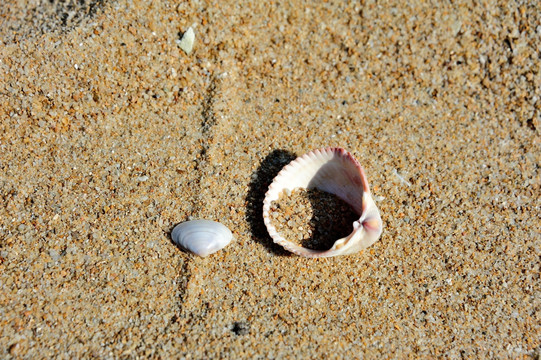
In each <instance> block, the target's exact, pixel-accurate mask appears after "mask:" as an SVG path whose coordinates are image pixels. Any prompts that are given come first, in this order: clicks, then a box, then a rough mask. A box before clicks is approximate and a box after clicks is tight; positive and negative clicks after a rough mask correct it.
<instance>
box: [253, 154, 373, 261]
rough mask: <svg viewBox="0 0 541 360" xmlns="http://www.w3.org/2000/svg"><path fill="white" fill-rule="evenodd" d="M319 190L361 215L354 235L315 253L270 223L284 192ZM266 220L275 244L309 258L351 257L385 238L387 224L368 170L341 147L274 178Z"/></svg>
mask: <svg viewBox="0 0 541 360" xmlns="http://www.w3.org/2000/svg"><path fill="white" fill-rule="evenodd" d="M296 188H305V189H316V188H317V189H319V190H322V191H326V192H328V193H331V194H334V195H336V196H338V197H339V198H341V199H342V200H344V201H346V202H347V203H348V204H349V205H351V207H352V208H353V210H355V211H356V212H357V214H359V215H360V218H359V220H357V221H355V222H354V223H353V232H352V233H351V234H349V235H348V236H347V237H345V238H342V239H338V240H336V241H335V243H334V245H333V246H332V248H330V249H329V250H312V249H306V248H304V247H302V246H298V245H296V244H294V243H292V242H290V241H288V240H286V239H285V238H284V237H282V236H281V235H280V234H279V233H278V231H277V230H276V228H275V227H274V225H272V223H271V220H270V215H269V212H270V207H271V203H272V202H273V201H276V200H277V199H278V197H279V196H280V193H282V191H286V192H287V193H290V192H291V191H292V190H293V189H296ZM263 220H264V222H265V225H266V226H267V230H268V232H269V235H270V236H271V238H272V239H273V241H274V242H275V243H277V244H279V245H281V246H283V247H284V248H285V249H286V250H288V251H291V252H293V253H295V254H297V255H301V256H305V257H330V256H337V255H347V254H352V253H355V252H358V251H360V250H362V249H366V248H367V247H369V246H370V245H372V244H373V243H374V242H376V240H378V238H379V237H380V235H381V232H382V229H383V223H382V221H381V216H380V214H379V210H378V208H377V207H376V204H375V203H374V200H373V199H372V196H371V195H370V188H369V186H368V180H367V179H366V175H365V174H364V170H363V168H362V167H361V165H360V164H359V162H358V161H357V159H355V158H354V157H353V155H351V154H350V153H349V152H347V151H346V150H344V149H341V148H327V149H321V150H314V151H312V152H309V153H308V154H305V155H303V156H300V157H298V158H297V159H295V160H293V161H292V162H291V163H290V164H288V165H287V166H285V167H284V168H283V169H282V170H281V171H280V172H279V173H278V175H277V176H276V177H275V178H274V180H273V182H272V184H271V185H270V186H269V190H268V191H267V193H266V194H265V200H264V201H263Z"/></svg>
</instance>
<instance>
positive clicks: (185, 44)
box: [177, 26, 195, 55]
mask: <svg viewBox="0 0 541 360" xmlns="http://www.w3.org/2000/svg"><path fill="white" fill-rule="evenodd" d="M194 40H195V33H194V32H193V29H192V27H191V26H190V27H189V28H188V30H186V32H185V33H184V34H183V35H182V38H181V39H180V40H177V45H178V46H179V47H180V48H181V49H182V50H184V52H185V53H186V54H188V55H190V53H191V52H192V48H193V42H194Z"/></svg>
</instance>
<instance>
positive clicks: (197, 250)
mask: <svg viewBox="0 0 541 360" xmlns="http://www.w3.org/2000/svg"><path fill="white" fill-rule="evenodd" d="M171 238H172V239H173V241H174V242H175V243H176V244H177V245H178V246H180V247H181V248H182V249H184V250H186V251H189V252H191V253H193V254H196V255H199V256H201V257H205V256H207V255H210V254H213V253H215V252H216V251H218V250H221V249H223V248H224V247H226V246H227V244H229V243H230V242H231V239H233V234H232V233H231V230H229V229H228V228H227V227H226V226H224V225H222V224H220V223H219V222H216V221H210V220H192V221H186V222H183V223H181V224H178V225H177V226H175V228H174V229H173V231H172V232H171Z"/></svg>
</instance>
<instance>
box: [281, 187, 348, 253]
mask: <svg viewBox="0 0 541 360" xmlns="http://www.w3.org/2000/svg"><path fill="white" fill-rule="evenodd" d="M270 218H271V222H272V224H273V225H274V227H275V228H276V230H277V231H278V232H279V233H280V235H282V236H283V237H284V238H285V239H286V240H288V241H290V242H292V243H294V244H296V245H299V246H302V247H304V248H307V249H312V250H328V249H330V248H331V247H332V246H333V245H334V243H335V241H336V240H338V239H341V238H343V237H346V236H348V235H349V234H350V233H351V232H352V231H353V222H354V221H356V220H358V219H359V214H357V213H356V212H355V211H354V210H353V209H352V207H351V206H350V205H349V204H348V203H347V202H345V201H344V200H342V199H340V198H339V197H338V196H336V195H334V194H330V193H328V192H325V191H322V190H318V189H301V188H297V189H294V190H293V191H292V192H291V194H287V193H286V192H285V191H282V193H281V194H280V196H279V197H278V200H276V201H273V202H272V203H271V209H270Z"/></svg>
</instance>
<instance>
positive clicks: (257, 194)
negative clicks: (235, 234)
mask: <svg viewBox="0 0 541 360" xmlns="http://www.w3.org/2000/svg"><path fill="white" fill-rule="evenodd" d="M296 158H297V156H296V155H295V154H293V153H292V152H289V151H287V150H281V149H279V150H273V151H272V152H271V153H270V154H269V155H267V156H266V157H265V159H263V161H262V162H261V164H260V165H259V167H258V169H257V170H256V171H255V172H254V173H253V174H252V178H251V181H250V190H249V191H248V194H247V195H246V204H248V205H247V209H246V221H248V224H250V229H251V231H252V238H253V239H254V240H255V241H257V242H258V243H260V244H262V245H263V246H265V247H266V248H267V249H268V250H269V251H271V252H272V253H274V254H275V255H281V256H289V255H290V253H289V252H287V251H286V250H285V249H284V248H282V247H281V246H280V245H277V244H275V243H274V242H273V241H272V239H271V237H270V235H269V234H268V232H267V228H266V227H265V223H264V222H263V199H264V198H265V193H266V192H267V189H268V187H269V185H270V184H271V182H272V180H273V179H274V178H275V177H276V175H278V173H279V172H280V170H282V168H283V167H284V166H285V165H287V164H289V163H290V162H291V161H293V160H295V159H296Z"/></svg>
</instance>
